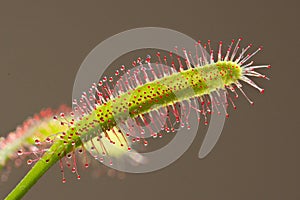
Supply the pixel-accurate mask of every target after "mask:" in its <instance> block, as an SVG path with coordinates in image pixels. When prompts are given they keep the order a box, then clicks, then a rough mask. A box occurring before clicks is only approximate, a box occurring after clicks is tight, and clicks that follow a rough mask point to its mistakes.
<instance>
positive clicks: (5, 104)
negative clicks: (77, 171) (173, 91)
mask: <svg viewBox="0 0 300 200" xmlns="http://www.w3.org/2000/svg"><path fill="white" fill-rule="evenodd" d="M48 2H49V3H41V2H38V1H32V0H27V1H10V2H8V1H0V83H1V84H0V91H1V100H0V101H1V104H0V134H1V135H4V134H5V133H7V132H9V131H11V130H14V128H15V127H16V126H17V125H18V124H20V123H22V121H23V120H24V119H25V118H26V117H28V116H30V115H32V114H33V113H36V112H38V111H39V110H40V109H41V108H44V107H53V108H56V107H58V106H59V105H60V104H61V103H67V104H69V105H70V103H71V92H72V87H73V81H74V78H75V75H76V72H77V70H78V68H79V66H80V64H81V62H82V61H83V59H84V58H85V57H86V55H87V54H88V53H89V52H90V51H91V50H92V49H93V48H94V47H95V46H96V45H97V44H98V43H100V42H101V41H103V40H105V39H106V38H108V37H109V36H112V35H114V34H117V33H119V32H121V31H125V30H127V29H131V28H136V27H144V26H159V27H166V28H171V29H174V30H177V31H180V32H183V33H185V34H187V35H189V36H191V37H193V38H195V39H201V40H207V39H211V40H212V41H218V40H223V41H224V43H225V44H227V43H229V42H230V40H231V39H233V38H238V37H239V36H243V37H244V42H243V44H244V45H246V44H248V43H253V44H254V46H255V47H257V46H259V45H263V46H264V51H263V52H262V53H259V54H258V55H257V56H256V57H255V61H256V63H257V64H271V65H272V69H271V70H269V71H266V73H267V74H268V75H269V76H270V78H271V80H270V81H264V80H258V83H259V84H260V85H262V86H263V87H264V88H265V94H264V95H261V94H259V93H258V92H257V91H256V90H254V89H252V88H249V87H248V88H246V90H247V94H249V96H250V97H251V98H252V99H254V100H255V106H254V107H251V106H250V105H249V104H248V103H247V102H246V100H245V99H244V98H240V99H239V100H238V101H236V103H237V106H238V110H237V111H236V112H233V111H231V113H230V116H231V117H230V118H229V119H228V120H227V122H226V124H225V127H224V129H223V134H222V136H221V138H220V140H219V142H218V143H217V145H216V146H215V148H214V149H213V151H212V153H211V154H210V155H209V156H208V157H206V158H205V159H203V160H199V159H198V151H199V148H200V145H201V142H202V140H203V136H204V133H205V132H203V131H204V129H199V135H198V136H197V138H196V140H195V141H194V143H193V145H192V146H191V147H190V148H189V150H188V151H187V152H186V153H185V154H184V155H183V156H182V157H181V158H180V159H179V160H177V161H176V162H175V163H173V164H172V165H171V166H169V167H167V168H164V169H162V170H159V171H156V172H153V173H149V174H129V175H127V176H126V178H125V179H124V180H118V179H117V178H110V177H108V176H102V177H100V178H98V179H94V178H91V169H89V170H86V171H84V172H82V173H81V175H82V180H80V181H77V180H75V178H74V177H73V176H72V175H71V174H69V173H68V174H67V178H68V183H67V184H62V183H61V175H60V172H59V167H58V166H55V167H53V168H52V169H51V170H50V171H49V172H48V173H47V174H46V175H45V176H43V177H42V179H41V180H40V181H39V182H38V183H37V184H36V185H35V186H34V187H33V188H32V189H31V191H30V192H29V193H28V194H27V195H26V196H25V197H24V199H28V200H29V199H30V200H37V199H43V200H47V199H53V198H54V197H55V199H57V200H58V199H72V200H77V199H85V198H86V199H112V200H114V199H118V200H119V199H131V200H136V199H144V200H148V199H174V200H180V199H188V200H194V199H205V200H219V199H222V200H239V199H243V200H250V199H251V200H253V199H257V200H282V199H289V200H297V199H300V188H299V186H300V185H299V182H300V172H299V170H300V145H299V144H300V136H299V129H300V120H299V111H300V110H299V97H300V95H299V89H298V87H299V83H298V82H297V80H299V77H298V76H299V75H300V74H299V72H300V65H299V64H300V62H299V55H298V54H299V45H300V42H299V35H300V30H299V19H300V15H299V6H300V3H299V1H296V0H294V1H292V0H286V1H261V0H253V1H241V0H227V1H196V0H195V1H189V0H185V1H169V2H166V1H153V0H152V1H144V2H143V1H134V2H133V1H119V2H118V1H109V2H108V1H80V3H77V2H79V1H76V2H75V1H51V3H50V1H48ZM174 45H176V44H174ZM297 77H298V78H297ZM201 130H202V132H201ZM28 169H29V167H28V166H26V167H23V168H22V169H18V170H14V171H13V172H12V174H11V176H10V179H9V181H8V182H6V183H0V199H3V198H4V197H5V195H6V194H7V193H8V192H9V191H10V190H11V189H12V188H13V187H14V185H15V184H16V183H17V182H18V180H20V178H21V177H22V176H23V175H24V174H25V173H26V171H27V170H28Z"/></svg>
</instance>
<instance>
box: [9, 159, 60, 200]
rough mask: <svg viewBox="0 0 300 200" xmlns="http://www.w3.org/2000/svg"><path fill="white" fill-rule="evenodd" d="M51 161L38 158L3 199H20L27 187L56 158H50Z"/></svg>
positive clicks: (52, 163)
mask: <svg viewBox="0 0 300 200" xmlns="http://www.w3.org/2000/svg"><path fill="white" fill-rule="evenodd" d="M51 161H52V162H48V163H47V162H45V161H44V160H43V159H41V160H39V161H38V162H37V163H36V164H35V165H34V166H33V168H32V169H31V170H30V171H29V172H28V173H27V174H26V176H25V177H24V178H23V179H22V180H21V181H20V182H19V184H18V185H17V186H16V187H15V188H14V190H13V191H12V192H11V193H10V194H9V195H8V196H7V197H6V198H5V200H18V199H21V198H22V197H23V196H24V195H25V194H26V193H27V192H28V191H29V189H30V188H31V187H32V186H33V185H34V184H35V183H36V182H37V181H38V180H39V179H40V178H41V177H42V176H43V175H44V174H45V173H46V171H47V170H48V169H49V168H50V167H51V166H52V165H54V163H56V161H57V160H55V159H51Z"/></svg>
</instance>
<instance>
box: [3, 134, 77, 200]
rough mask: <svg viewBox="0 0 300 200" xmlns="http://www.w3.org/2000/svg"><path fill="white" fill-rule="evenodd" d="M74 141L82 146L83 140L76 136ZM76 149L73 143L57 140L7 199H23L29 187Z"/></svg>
mask: <svg viewBox="0 0 300 200" xmlns="http://www.w3.org/2000/svg"><path fill="white" fill-rule="evenodd" d="M73 141H75V142H76V144H75V147H78V146H80V145H81V144H82V143H81V140H80V138H79V137H76V138H75V139H74V140H73ZM73 149H74V147H73V146H72V144H70V143H69V144H67V145H65V144H64V143H63V141H60V140H58V141H56V142H55V143H54V144H53V145H52V146H51V147H50V149H49V150H48V151H47V152H46V153H45V154H44V155H43V157H42V158H41V159H40V160H39V161H38V162H37V163H36V164H35V165H34V166H33V167H32V169H31V170H30V171H29V172H28V173H27V174H26V175H25V177H24V178H23V179H22V180H21V181H20V182H19V184H18V185H17V186H16V187H15V188H14V189H13V191H11V193H9V194H8V196H7V197H6V198H5V200H18V199H21V198H22V197H23V196H24V195H25V194H26V193H27V192H28V191H29V189H30V188H31V187H32V186H33V185H34V184H35V183H36V182H37V181H38V180H39V179H40V178H41V177H42V176H43V175H44V174H45V173H46V172H47V171H48V169H49V168H50V167H52V166H53V165H54V164H55V163H56V162H57V161H58V160H59V159H60V158H62V157H64V156H65V155H66V154H67V153H69V152H71V151H72V150H73Z"/></svg>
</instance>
